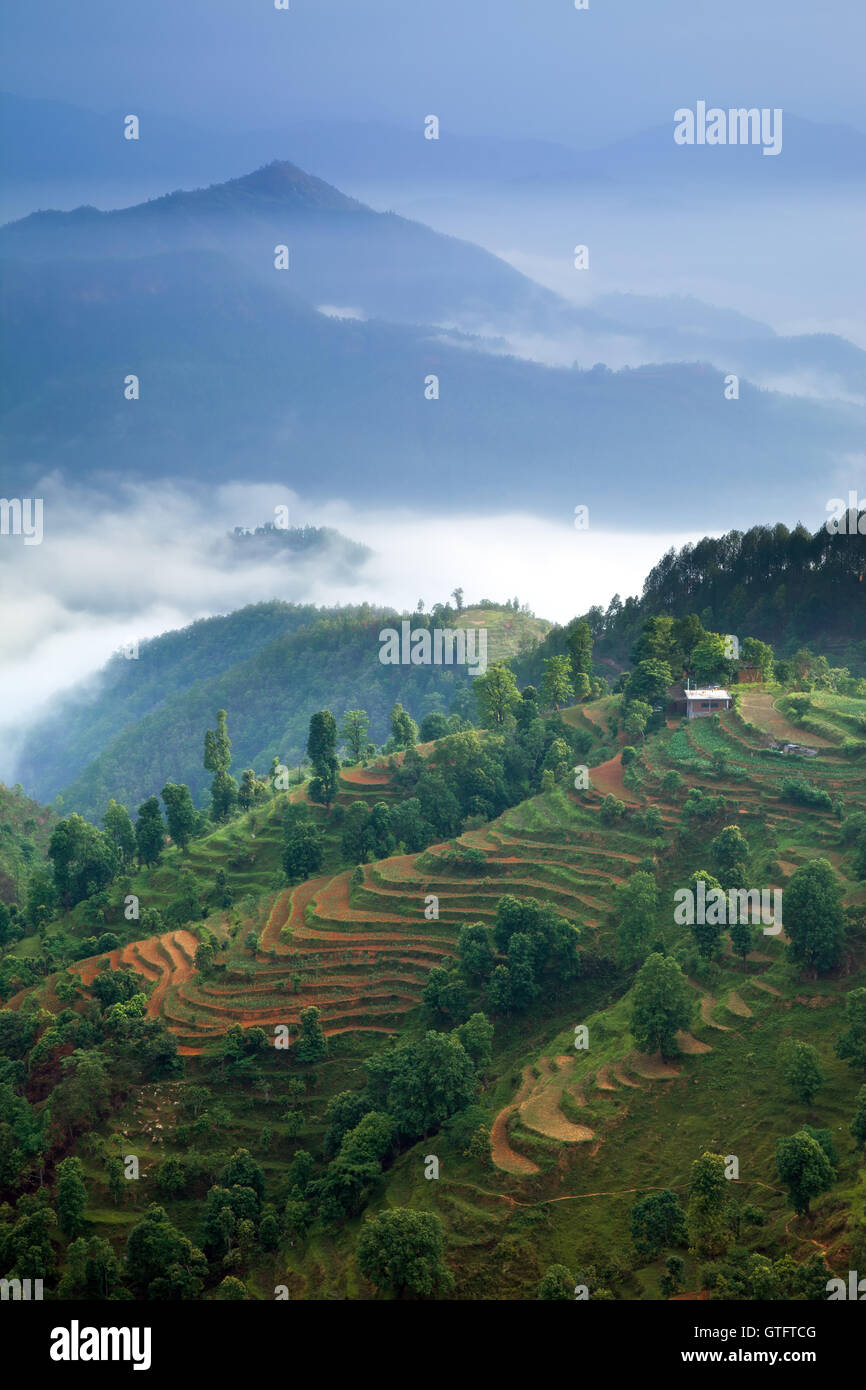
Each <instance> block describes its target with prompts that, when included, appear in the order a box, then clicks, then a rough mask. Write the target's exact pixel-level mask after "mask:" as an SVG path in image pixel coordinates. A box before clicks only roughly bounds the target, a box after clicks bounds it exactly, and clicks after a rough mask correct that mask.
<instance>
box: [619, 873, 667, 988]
mask: <svg viewBox="0 0 866 1390" xmlns="http://www.w3.org/2000/svg"><path fill="white" fill-rule="evenodd" d="M614 906H615V910H616V913H617V916H618V919H619V925H618V928H617V953H618V955H619V959H620V962H621V964H622V965H623V966H624V967H625V968H626V969H627V970H628V969H630V968H631V967H632V966H633V965H636V964H637V962H638V961H639V960H640V959H641V957H642V956H643V955H644V953H645V949H646V945H647V941H648V940H649V936H650V932H651V931H652V929H653V927H654V926H655V920H656V913H657V911H658V889H657V887H656V881H655V878H654V877H653V875H652V874H649V873H645V872H644V871H643V870H642V869H639V870H638V871H637V872H636V873H633V874H632V875H631V878H629V879H626V881H625V882H624V883H620V884H618V885H617V887H616V890H615V892H614Z"/></svg>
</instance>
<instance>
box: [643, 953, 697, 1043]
mask: <svg viewBox="0 0 866 1390" xmlns="http://www.w3.org/2000/svg"><path fill="white" fill-rule="evenodd" d="M694 1008H695V1006H694V997H693V995H692V993H691V990H690V989H689V986H688V984H687V982H686V979H685V976H684V975H683V972H682V970H681V969H680V967H679V965H677V963H676V961H675V960H673V958H672V957H671V956H663V955H660V954H658V953H655V954H653V955H651V956H648V957H647V959H646V960H645V961H644V963H643V965H642V966H641V968H640V970H639V971H638V976H637V980H636V981H635V986H634V990H633V993H632V1009H631V1019H630V1022H629V1027H630V1029H631V1033H632V1036H633V1037H634V1040H635V1042H636V1043H637V1046H638V1048H639V1049H640V1051H642V1052H660V1053H661V1054H662V1056H663V1057H674V1056H676V1055H677V1053H678V1052H679V1047H678V1045H677V1040H676V1034H677V1031H678V1030H679V1029H680V1028H688V1027H689V1026H690V1024H691V1021H692V1017H693V1015H694Z"/></svg>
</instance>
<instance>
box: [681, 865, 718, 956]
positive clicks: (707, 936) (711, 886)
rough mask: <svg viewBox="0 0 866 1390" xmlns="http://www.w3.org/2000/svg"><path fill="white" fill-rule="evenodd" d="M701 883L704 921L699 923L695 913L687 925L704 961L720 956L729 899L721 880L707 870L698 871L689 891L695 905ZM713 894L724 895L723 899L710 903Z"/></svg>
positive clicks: (692, 877) (690, 882) (694, 874)
mask: <svg viewBox="0 0 866 1390" xmlns="http://www.w3.org/2000/svg"><path fill="white" fill-rule="evenodd" d="M700 883H703V885H704V888H703V894H704V912H703V914H702V915H703V919H704V920H703V921H702V922H700V921H698V913H697V912H693V913H692V914H691V916H692V917H693V918H694V920H693V921H692V922H687V925H688V927H689V929H690V931H691V933H692V936H693V937H694V938H695V945H696V946H697V948H698V953H699V954H700V955H701V956H703V958H704V960H711V959H712V957H713V956H715V955H717V954H718V952H719V949H720V947H721V944H722V930H723V925H724V919H725V917H726V916H727V899H726V898H724V890H723V889H722V885H721V884H720V883H719V880H718V879H717V878H714V877H713V875H712V874H708V873H707V871H706V869H697V870H696V871H695V872H694V873H693V874H692V876H691V878H690V879H689V891H690V892H691V894H692V902H693V903H694V902H695V901H696V900H698V901H699V900H700V899H699V888H698V885H699V884H700ZM713 893H720V894H722V898H715V899H714V900H713V901H712V902H710V896H711V894H713ZM723 900H724V901H723Z"/></svg>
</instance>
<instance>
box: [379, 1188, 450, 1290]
mask: <svg viewBox="0 0 866 1390" xmlns="http://www.w3.org/2000/svg"><path fill="white" fill-rule="evenodd" d="M444 1251H445V1239H444V1233H443V1230H442V1222H441V1221H440V1220H439V1217H438V1216H435V1215H433V1213H432V1212H426V1211H415V1210H413V1209H412V1208H410V1207H397V1208H395V1209H393V1210H391V1211H383V1212H380V1213H379V1215H378V1216H375V1217H373V1218H372V1220H368V1221H367V1222H366V1224H365V1226H364V1229H363V1231H362V1232H361V1236H360V1239H359V1241H358V1267H359V1269H360V1270H361V1273H362V1274H363V1275H364V1276H365V1278H367V1279H369V1280H370V1282H371V1283H372V1284H375V1285H376V1287H377V1288H379V1289H381V1290H382V1291H383V1292H385V1293H390V1294H393V1295H394V1296H395V1297H396V1298H406V1297H415V1298H430V1297H432V1296H433V1295H434V1294H445V1293H450V1292H451V1291H452V1289H453V1288H454V1279H453V1277H452V1275H451V1273H450V1271H449V1270H448V1267H447V1266H446V1264H445V1259H444Z"/></svg>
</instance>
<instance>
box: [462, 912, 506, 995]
mask: <svg viewBox="0 0 866 1390" xmlns="http://www.w3.org/2000/svg"><path fill="white" fill-rule="evenodd" d="M457 950H458V952H459V955H460V968H461V970H462V971H463V974H464V975H465V976H466V978H467V980H469V981H470V982H471V983H472V984H475V985H478V984H481V983H482V982H483V981H484V980H486V979H487V977H488V976H489V975H490V973H491V971H492V969H493V964H494V961H495V960H496V952H495V951H494V949H493V936H492V933H491V931H490V929H489V928H488V927H485V925H484V923H483V922H467V923H466V924H465V925H464V926H462V927H461V928H460V932H459V935H458V937H457Z"/></svg>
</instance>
